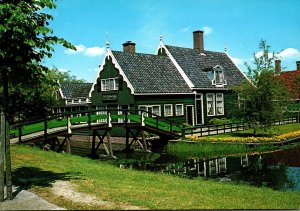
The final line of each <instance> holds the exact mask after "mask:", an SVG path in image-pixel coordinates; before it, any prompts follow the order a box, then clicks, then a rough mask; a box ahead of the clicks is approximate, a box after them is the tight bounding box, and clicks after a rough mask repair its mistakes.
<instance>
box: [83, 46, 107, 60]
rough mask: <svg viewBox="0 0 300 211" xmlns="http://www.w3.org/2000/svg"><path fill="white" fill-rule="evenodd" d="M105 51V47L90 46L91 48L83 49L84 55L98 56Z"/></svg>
mask: <svg viewBox="0 0 300 211" xmlns="http://www.w3.org/2000/svg"><path fill="white" fill-rule="evenodd" d="M104 53H105V48H104V47H102V48H100V47H97V46H95V47H91V48H86V49H85V51H84V55H86V56H91V57H93V56H100V55H103V54H104Z"/></svg>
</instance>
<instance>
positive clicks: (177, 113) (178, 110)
mask: <svg viewBox="0 0 300 211" xmlns="http://www.w3.org/2000/svg"><path fill="white" fill-rule="evenodd" d="M178 106H179V107H181V109H178ZM175 115H176V116H183V115H184V107H183V104H176V105H175Z"/></svg>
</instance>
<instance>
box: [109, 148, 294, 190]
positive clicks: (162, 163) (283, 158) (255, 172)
mask: <svg viewBox="0 0 300 211" xmlns="http://www.w3.org/2000/svg"><path fill="white" fill-rule="evenodd" d="M115 155H116V156H117V157H118V159H117V160H116V161H115V164H116V165H118V166H119V167H120V168H130V169H137V170H144V171H153V172H160V173H164V174H172V175H178V176H180V177H185V178H189V179H196V178H199V177H201V178H204V179H213V180H217V181H220V182H234V183H239V184H248V185H252V186H256V187H269V188H272V189H274V190H280V191H300V145H299V144H298V145H295V146H292V147H291V148H288V149H284V150H276V151H271V152H264V153H262V152H251V153H250V154H244V155H239V156H227V157H226V156H224V157H223V156H222V157H215V158H210V159H205V158H201V157H186V158H182V157H177V156H174V155H170V154H169V153H168V151H167V150H164V151H163V152H160V153H136V152H135V153H131V154H125V153H115Z"/></svg>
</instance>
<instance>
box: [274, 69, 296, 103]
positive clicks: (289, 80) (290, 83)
mask: <svg viewBox="0 0 300 211" xmlns="http://www.w3.org/2000/svg"><path fill="white" fill-rule="evenodd" d="M279 79H280V80H281V81H282V82H283V84H284V85H285V86H286V87H287V88H288V90H289V91H290V93H291V94H292V96H293V99H300V70H293V71H286V72H281V73H280V75H279Z"/></svg>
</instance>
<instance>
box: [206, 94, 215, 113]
mask: <svg viewBox="0 0 300 211" xmlns="http://www.w3.org/2000/svg"><path fill="white" fill-rule="evenodd" d="M206 101H207V116H214V115H215V95H214V94H206Z"/></svg>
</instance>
